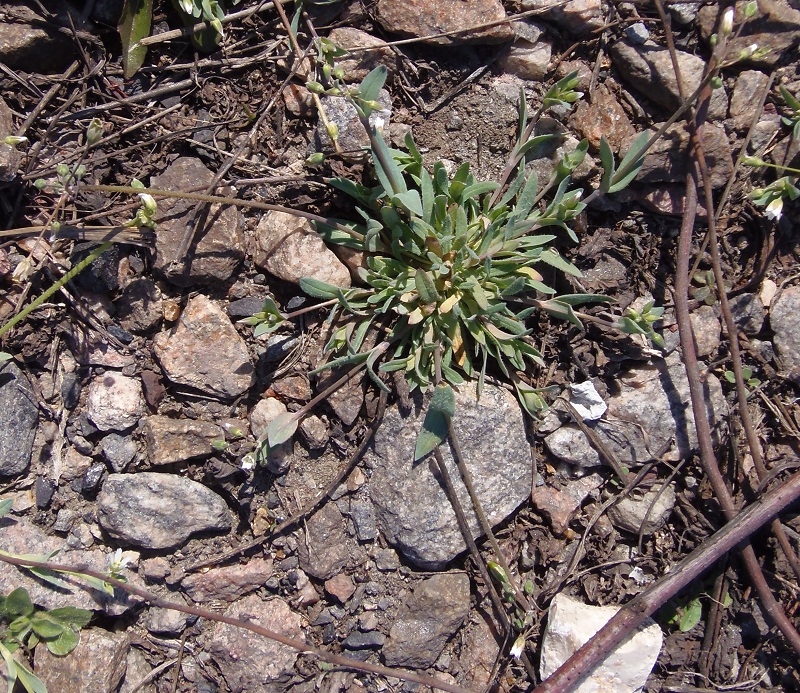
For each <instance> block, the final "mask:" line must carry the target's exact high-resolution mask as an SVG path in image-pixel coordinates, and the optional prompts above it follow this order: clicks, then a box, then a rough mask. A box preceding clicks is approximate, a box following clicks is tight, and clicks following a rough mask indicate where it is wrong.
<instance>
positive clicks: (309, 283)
mask: <svg viewBox="0 0 800 693" xmlns="http://www.w3.org/2000/svg"><path fill="white" fill-rule="evenodd" d="M300 288H301V289H302V290H303V291H305V292H306V293H307V294H308V295H309V296H313V297H314V298H321V299H324V300H329V299H331V298H339V291H340V289H339V287H338V286H334V285H333V284H328V283H327V282H323V281H320V280H319V279H314V278H313V277H303V278H302V279H301V280H300Z"/></svg>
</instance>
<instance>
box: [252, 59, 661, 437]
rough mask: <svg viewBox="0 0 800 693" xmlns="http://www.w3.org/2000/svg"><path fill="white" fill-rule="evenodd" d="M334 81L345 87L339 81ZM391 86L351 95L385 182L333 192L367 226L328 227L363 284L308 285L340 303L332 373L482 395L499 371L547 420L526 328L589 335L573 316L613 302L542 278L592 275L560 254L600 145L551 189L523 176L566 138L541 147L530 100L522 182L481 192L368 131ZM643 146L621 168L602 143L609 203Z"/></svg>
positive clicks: (572, 162)
mask: <svg viewBox="0 0 800 693" xmlns="http://www.w3.org/2000/svg"><path fill="white" fill-rule="evenodd" d="M330 76H331V78H333V79H334V80H335V79H336V75H335V73H334V72H333V71H331V74H330ZM385 79H386V70H385V69H384V68H376V69H375V70H373V71H372V72H371V73H370V74H369V75H368V76H367V77H366V78H365V79H364V81H363V82H362V83H361V85H360V86H359V87H357V88H348V91H347V92H346V94H345V96H346V97H347V98H349V99H350V101H351V103H352V104H353V106H354V107H355V109H356V111H357V113H358V116H359V118H360V119H361V121H362V123H363V125H364V127H365V128H366V129H367V131H368V133H369V136H370V143H371V153H372V159H373V163H374V167H375V178H376V180H375V181H374V184H373V185H372V186H366V185H362V184H359V183H356V182H353V181H351V180H348V179H344V178H336V179H332V180H331V181H330V183H331V185H333V186H334V187H336V188H338V189H339V190H341V191H343V192H345V193H346V194H348V195H349V196H351V197H352V198H353V199H355V201H356V202H357V205H358V206H357V208H356V210H357V213H358V214H359V215H360V217H361V221H360V222H352V221H344V220H331V221H332V222H333V221H335V224H334V223H331V224H330V225H324V224H317V231H318V232H319V233H320V234H321V235H322V237H323V238H324V239H325V240H326V241H328V242H330V243H335V244H339V245H342V246H345V247H348V248H352V249H354V250H357V251H361V252H362V253H364V257H365V266H364V267H362V268H361V269H360V270H359V276H360V279H361V281H362V286H359V287H355V288H351V289H346V290H343V289H341V288H338V287H336V286H332V285H330V284H326V283H324V282H321V281H319V280H316V279H304V280H302V281H301V287H302V288H303V290H304V291H305V292H306V293H308V294H309V295H311V296H313V297H316V298H320V299H325V300H327V301H329V302H330V303H333V304H334V306H333V308H332V311H331V313H330V316H329V324H330V326H331V327H330V335H331V336H330V339H329V340H328V342H327V344H326V346H325V350H326V352H328V353H331V354H334V355H335V356H336V358H334V359H333V360H332V361H331V362H329V363H328V364H326V365H325V366H323V368H331V367H342V366H353V367H355V366H359V365H361V366H363V367H365V369H366V372H367V373H368V375H369V376H370V377H371V378H372V379H373V380H374V381H375V383H376V384H377V385H378V386H379V387H381V388H384V389H385V388H386V386H385V385H384V384H383V382H382V380H381V378H380V377H379V373H380V372H383V373H387V372H392V371H399V372H401V373H402V374H403V375H404V376H405V379H406V381H407V382H408V384H409V386H410V389H412V390H413V389H415V388H421V389H425V388H427V387H428V386H429V385H430V384H438V383H440V382H444V383H448V384H450V385H459V384H461V383H463V382H464V381H465V380H466V379H474V380H477V385H478V392H479V393H480V389H481V387H482V385H483V383H484V380H485V377H486V373H487V368H488V367H489V366H490V364H491V366H492V367H494V368H496V369H497V370H498V371H499V372H500V373H501V374H502V375H503V376H504V377H505V378H506V379H507V381H509V382H510V383H511V384H512V385H513V386H514V388H515V390H516V392H517V395H518V397H519V400H520V402H521V404H522V406H523V407H524V408H525V409H526V410H527V411H528V412H529V413H530V414H531V415H532V416H536V415H537V414H539V413H540V412H541V411H542V410H543V409H544V408H546V403H545V400H544V398H543V396H542V390H539V389H537V388H535V387H533V386H532V385H531V384H529V382H527V380H526V379H525V377H524V374H525V373H526V372H527V371H528V370H529V369H530V367H531V366H532V365H534V364H538V365H543V363H544V362H543V358H542V354H541V353H540V352H539V350H538V349H537V348H536V346H535V344H534V342H533V339H532V338H531V332H532V329H531V327H529V326H528V324H527V323H526V321H527V319H528V318H529V316H531V315H532V314H533V313H535V312H537V311H544V312H546V313H548V314H551V315H554V316H556V317H558V318H563V319H566V320H569V321H571V322H573V323H574V324H576V325H579V326H580V325H581V323H580V320H579V318H578V316H577V315H576V313H575V311H574V310H573V307H574V306H576V305H579V304H581V303H585V302H589V301H592V302H609V301H610V299H608V298H606V297H602V296H596V295H592V294H568V295H560V296H557V295H556V291H555V289H554V288H553V287H552V286H550V285H549V284H548V283H545V278H544V275H543V274H542V272H545V271H546V272H547V273H548V274H550V275H553V274H555V273H559V272H560V273H563V274H567V275H572V276H576V277H577V276H580V272H579V271H578V270H577V268H576V267H575V266H574V265H573V264H572V263H571V262H569V261H568V260H567V259H566V258H565V257H563V256H562V255H561V254H560V253H559V252H558V251H557V250H556V248H555V247H554V246H553V244H554V242H556V241H557V240H560V238H559V237H561V238H564V239H569V240H571V241H573V242H577V241H578V239H577V237H576V235H575V233H574V231H573V230H572V229H571V228H570V227H569V222H570V221H572V220H573V219H575V217H577V216H578V215H579V214H580V213H581V212H582V211H583V210H584V208H585V206H586V205H585V202H583V201H582V200H581V197H582V190H581V189H579V188H576V187H575V186H573V185H572V181H571V174H572V173H573V171H574V170H575V168H576V167H577V166H578V165H580V163H581V161H582V160H583V157H584V155H585V153H586V151H587V148H588V143H586V142H585V141H584V142H582V143H581V144H580V145H579V146H578V148H577V149H575V150H574V151H572V152H570V153H568V154H566V155H564V156H563V157H562V159H561V161H560V162H558V164H557V165H556V167H555V170H554V171H553V174H552V176H551V178H550V180H549V181H547V183H546V184H545V185H544V186H540V185H539V181H538V179H537V176H536V173H535V172H533V171H530V170H529V169H528V168H527V167H526V165H525V164H526V161H525V157H526V154H528V153H529V152H531V151H532V150H534V149H535V148H536V147H537V146H539V145H541V144H544V143H545V142H548V141H550V140H552V139H553V138H555V137H557V136H556V135H540V136H535V137H531V136H530V133H531V129H532V128H531V127H530V124H528V122H527V120H528V118H527V111H526V102H525V96H524V93H523V94H521V98H520V109H519V128H518V138H517V143H516V145H515V147H514V150H513V152H512V162H513V164H514V165H513V167H512V168H511V172H512V173H513V174H514V175H513V177H512V176H509V178H511V181H510V183H509V184H508V185H505V184H504V183H498V182H493V181H478V180H476V179H475V177H474V176H473V175H472V173H471V172H470V167H469V164H468V163H464V164H462V165H461V166H460V167H459V168H458V169H457V170H456V171H455V173H453V174H452V175H448V172H447V170H446V168H445V166H444V164H443V163H442V162H436V163H435V164H434V166H433V169H432V171H430V172H429V171H428V170H427V169H426V168H425V166H424V165H423V161H422V155H421V154H420V152H419V150H418V149H417V147H416V145H415V144H414V141H413V139H412V138H411V136H410V135H409V136H407V137H406V140H405V146H406V150H405V151H401V150H398V149H393V148H390V147H389V146H388V145H387V144H386V142H385V141H384V139H383V137H382V136H381V133H380V131H379V129H378V127H376V126H375V125H374V124H371V123H370V120H369V117H370V115H371V114H372V113H373V111H375V110H377V109H379V108H380V104H378V103H377V101H376V99H377V97H378V94H379V92H380V90H381V88H382V87H383V84H384V81H385ZM576 83H577V82H576V76H575V75H569V76H568V77H567V78H565V79H564V80H561V81H560V82H558V83H557V84H556V85H554V87H553V88H552V89H551V90H550V91H549V92H548V93H547V95H546V96H545V99H544V103H543V106H542V108H540V110H539V113H538V114H537V116H536V117H538V115H539V114H541V113H542V111H543V110H544V108H545V107H551V106H556V105H569V104H571V103H573V102H574V101H575V100H576V99H577V98H578V97H579V93H578V92H575V91H574V87H575V85H576ZM334 88H335V87H334ZM326 91H329V89H327V90H326ZM526 126H527V127H526ZM643 145H644V140H642V141H639V142H637V143H636V145H635V146H634V150H632V151H631V152H630V153H629V155H628V156H627V157H626V158H625V159H624V160H623V161H622V162H621V163H620V166H619V168H617V167H616V166H615V162H614V158H613V155H612V154H611V150H610V148H609V147H608V145H607V144H606V143H605V142H604V143H603V146H602V151H601V154H602V159H603V160H604V162H605V163H606V168H605V173H604V176H603V181H602V183H601V187H602V191H603V192H613V191H616V190H619V189H621V188H622V187H624V186H625V185H627V184H628V183H629V182H630V180H632V179H633V177H634V176H635V175H636V172H637V171H638V169H639V167H640V166H641V162H642V160H643V156H644V155H643V153H642V151H643ZM543 230H548V231H552V232H551V233H543V232H542V231H543ZM659 315H660V314H659V313H658V312H657V311H656V310H653V309H652V306H650V307H649V308H647V309H646V310H643V311H642V312H641V314H637V315H630V316H627V318H626V323H625V327H626V328H628V329H626V331H629V332H634V333H643V334H647V335H649V336H650V335H652V334H654V333H653V329H652V324H653V322H654V321H655V319H657V317H658V316H659ZM285 317H286V316H283V315H281V313H280V311H278V309H277V306H276V305H275V304H274V302H273V301H268V302H267V303H266V304H265V306H264V309H263V311H261V313H259V314H258V315H257V316H253V318H252V319H251V320H250V323H251V324H253V325H254V326H255V329H256V331H257V332H258V333H265V332H269V331H272V330H274V329H277V328H278V327H279V326H280V324H281V323H282V321H283V320H284V319H285ZM434 397H435V395H434ZM445 410H447V407H444V408H443V412H445V413H444V414H442V417H440V418H441V421H439V424H440V425H438V426H437V430H438V431H439V433H441V429H442V426H441V424H442V422H443V421H445V420H446V416H445V414H446V411H445ZM451 415H452V414H451ZM297 418H298V416H297V414H292V415H288V416H287V417H286V420H285V421H284V420H281V421H279V422H277V424H279V425H275V426H273V427H272V430H271V431H270V433H269V435H268V442H269V444H270V445H271V446H272V445H277V444H279V442H281V441H283V440H285V439H286V438H287V437H288V435H291V431H293V430H294V427H295V426H296V421H297ZM437 438H438V439H439V442H441V439H442V438H443V436H442V435H439V434H438V433H437V435H434V436H433V437H432V440H435V439H437ZM424 447H426V448H427V447H428V446H424ZM428 451H429V450H428Z"/></svg>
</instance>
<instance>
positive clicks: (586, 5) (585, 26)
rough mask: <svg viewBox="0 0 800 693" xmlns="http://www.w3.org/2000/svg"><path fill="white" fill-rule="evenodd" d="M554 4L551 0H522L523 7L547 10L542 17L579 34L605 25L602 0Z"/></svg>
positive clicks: (579, 0) (570, 1)
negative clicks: (554, 5)
mask: <svg viewBox="0 0 800 693" xmlns="http://www.w3.org/2000/svg"><path fill="white" fill-rule="evenodd" d="M553 4H554V3H552V2H549V0H522V9H523V10H534V9H542V10H546V12H544V14H543V15H542V17H544V18H547V19H549V20H551V21H553V22H555V23H556V24H558V25H559V26H560V27H562V28H563V29H566V30H567V31H568V32H570V33H571V34H576V35H578V36H582V35H585V34H588V33H591V32H592V31H594V30H595V29H599V28H600V27H602V26H603V8H602V5H601V3H600V0H567V1H566V2H565V3H564V4H560V3H559V4H558V5H557V6H556V7H552V5H553ZM548 8H550V9H548Z"/></svg>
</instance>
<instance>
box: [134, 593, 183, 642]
mask: <svg viewBox="0 0 800 693" xmlns="http://www.w3.org/2000/svg"><path fill="white" fill-rule="evenodd" d="M164 596H165V598H167V599H169V601H171V602H177V603H178V604H183V605H184V606H186V605H187V601H186V598H185V597H184V596H183V595H182V594H180V593H177V594H168V595H167V594H165V595H164ZM190 618H191V616H190V615H189V614H187V613H185V612H183V611H176V610H175V609H159V608H158V607H156V606H153V607H150V609H148V611H147V616H146V617H145V619H144V627H145V628H147V630H148V631H150V632H151V633H159V634H163V635H180V634H181V633H183V631H184V630H185V629H186V624H187V623H188V622H189V619H190Z"/></svg>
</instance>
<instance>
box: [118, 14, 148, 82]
mask: <svg viewBox="0 0 800 693" xmlns="http://www.w3.org/2000/svg"><path fill="white" fill-rule="evenodd" d="M152 18H153V0H125V3H124V5H123V6H122V15H121V16H120V19H119V23H118V24H117V31H118V32H119V37H120V40H121V41H122V68H123V72H124V75H125V79H130V78H131V77H133V75H134V74H136V72H137V71H138V70H139V68H140V67H141V66H142V65H143V64H144V59H145V56H146V55H147V46H142V45H140V44H139V41H141V40H142V39H143V38H145V37H146V36H149V35H150V24H151V22H152Z"/></svg>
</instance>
